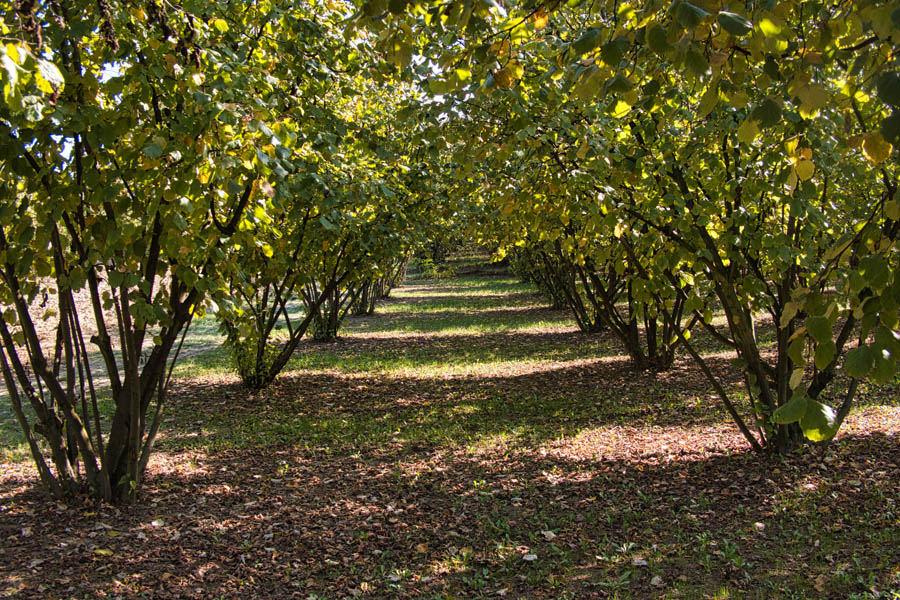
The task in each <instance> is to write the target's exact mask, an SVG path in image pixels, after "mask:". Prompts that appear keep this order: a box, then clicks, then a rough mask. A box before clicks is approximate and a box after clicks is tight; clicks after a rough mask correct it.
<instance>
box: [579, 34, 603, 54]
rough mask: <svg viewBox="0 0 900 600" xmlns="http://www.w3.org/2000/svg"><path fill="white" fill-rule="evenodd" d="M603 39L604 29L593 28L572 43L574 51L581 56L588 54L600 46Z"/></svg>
mask: <svg viewBox="0 0 900 600" xmlns="http://www.w3.org/2000/svg"><path fill="white" fill-rule="evenodd" d="M602 37H603V30H602V29H600V28H599V27H591V28H590V29H588V30H587V31H585V32H584V33H583V34H582V35H581V37H580V38H578V39H577V40H575V41H574V42H573V43H572V49H573V50H574V51H575V53H576V54H578V55H579V56H580V55H582V54H587V53H588V52H590V51H591V50H593V49H594V48H596V47H597V46H599V45H600V40H601V38H602Z"/></svg>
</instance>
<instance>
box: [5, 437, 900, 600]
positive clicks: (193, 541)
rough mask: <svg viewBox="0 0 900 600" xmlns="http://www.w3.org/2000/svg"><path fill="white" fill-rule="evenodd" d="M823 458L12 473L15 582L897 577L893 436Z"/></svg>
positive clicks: (228, 463) (326, 456)
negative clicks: (131, 474) (96, 480)
mask: <svg viewBox="0 0 900 600" xmlns="http://www.w3.org/2000/svg"><path fill="white" fill-rule="evenodd" d="M826 458H827V459H828V462H822V461H821V459H820V458H819V457H817V456H815V455H813V454H812V453H810V452H807V453H806V454H804V455H800V456H791V457H787V458H784V459H776V458H762V457H758V456H755V455H751V454H749V453H746V452H742V451H739V450H736V449H735V448H734V447H732V446H730V445H728V444H725V445H723V446H722V447H720V448H717V449H715V450H714V451H709V450H704V449H701V448H699V447H698V448H696V449H694V450H693V451H685V450H674V449H669V448H666V447H665V446H663V447H661V448H660V450H659V451H658V452H654V453H647V454H640V453H639V452H638V451H637V449H636V448H632V449H631V450H628V449H624V448H623V449H622V450H621V451H620V452H618V453H612V454H609V455H608V456H605V457H602V458H599V459H597V458H590V457H586V456H578V455H575V454H572V453H570V452H567V451H566V450H565V449H564V448H562V447H559V448H557V447H551V448H549V449H547V448H541V449H537V448H529V449H526V450H522V451H517V452H512V451H504V450H502V449H499V450H493V451H485V452H471V451H455V452H454V451H446V450H439V449H438V450H436V449H433V448H431V449H422V448H420V449H415V448H410V447H408V446H406V445H403V444H393V445H388V446H386V447H384V448H382V449H380V450H377V451H372V452H366V453H364V454H361V453H339V454H332V453H328V452H324V451H322V450H321V449H316V448H311V449H308V450H302V449H296V448H293V447H287V446H284V447H278V448H268V449H259V450H257V451H253V452H248V451H241V452H234V451H226V452H218V453H212V454H198V455H190V456H178V457H165V456H163V457H161V458H159V459H155V460H154V463H153V468H152V469H151V474H150V477H149V478H148V481H147V482H146V486H145V488H144V492H143V493H142V494H143V497H142V501H141V503H140V504H138V505H136V506H133V507H127V508H126V509H116V508H113V507H109V506H105V505H98V504H93V503H89V502H85V503H83V504H81V505H76V506H72V507H69V508H62V507H58V506H55V505H53V504H48V503H46V502H45V501H44V498H43V497H41V496H40V495H39V494H38V493H37V492H36V491H35V490H34V489H31V488H28V489H25V490H20V491H18V492H16V493H13V494H11V495H10V494H8V492H7V491H6V490H4V492H3V496H2V499H3V503H4V512H5V513H6V518H4V519H3V521H2V522H0V534H4V535H5V536H6V539H7V540H8V542H7V544H6V545H5V547H4V549H3V550H2V551H0V586H3V587H4V588H5V589H6V590H8V591H10V590H11V591H12V593H13V594H14V595H15V597H20V598H38V597H48V596H51V595H58V594H59V593H65V595H67V596H81V595H89V596H92V597H99V596H101V595H108V596H115V595H118V596H119V597H124V598H132V597H135V598H136V597H142V595H144V596H146V595H150V596H153V597H156V598H173V597H180V598H201V597H202V598H208V597H228V598H257V597H291V596H294V595H296V596H297V597H302V598H307V597H321V598H340V597H345V596H348V595H361V596H363V597H375V598H413V597H434V596H435V595H438V594H453V595H456V596H459V595H463V596H466V597H489V596H492V595H496V592H497V591H498V590H500V589H506V590H507V591H506V593H508V594H510V595H511V596H512V597H529V598H557V597H560V596H562V595H564V594H566V593H568V594H570V595H571V596H572V597H579V598H590V597H606V596H607V595H609V593H610V591H611V589H610V586H613V587H614V588H617V589H619V590H620V591H621V592H622V593H623V594H624V595H628V596H636V597H655V596H660V595H662V594H663V593H668V592H671V593H676V594H677V593H684V594H687V595H689V596H690V595H694V596H699V595H710V594H709V593H708V592H709V590H712V591H715V590H716V589H718V588H719V587H722V586H725V587H731V588H733V589H734V590H735V591H736V593H737V594H738V595H741V596H743V595H748V596H751V597H771V596H773V595H779V594H780V593H781V590H783V589H784V590H795V591H796V592H797V593H799V594H800V595H804V594H807V595H808V594H810V593H812V595H816V594H815V588H814V587H813V586H814V585H818V583H816V582H817V581H818V580H817V577H827V581H826V583H827V585H828V589H829V591H830V595H831V596H834V597H846V595H848V594H849V593H853V592H855V591H863V590H864V589H865V586H866V585H868V584H865V585H863V584H860V583H859V582H857V581H856V579H855V574H856V572H859V573H868V575H870V576H871V578H870V580H871V581H872V582H873V585H879V586H881V585H883V584H890V581H891V579H890V578H891V574H890V569H888V568H885V567H884V566H883V565H885V564H888V565H890V564H894V565H896V564H897V560H898V559H900V545H897V544H891V542H892V541H897V539H898V532H897V530H896V524H895V523H894V525H893V526H892V525H891V523H892V522H893V521H892V519H894V516H892V514H893V513H891V514H888V515H885V512H886V511H896V505H895V501H896V498H897V497H898V493H900V487H898V482H900V469H898V466H897V464H898V462H900V443H898V439H897V437H896V436H887V435H882V434H877V433H876V434H872V435H867V436H847V437H844V438H842V439H841V440H839V442H837V443H836V444H835V446H834V448H833V449H832V451H831V452H830V453H829V454H828V455H827V457H826ZM891 499H893V500H891ZM886 503H887V504H886ZM885 527H893V529H892V530H891V529H885ZM25 528H28V535H23V534H22V531H23V530H25ZM879 532H881V533H879ZM526 554H530V555H534V557H535V560H534V561H526V560H523V556H525V555H526ZM854 557H855V558H856V561H857V562H856V563H854V561H853V560H852V559H853V558H854ZM845 563H846V564H845ZM847 565H850V566H847ZM854 569H855V570H856V571H854ZM841 572H852V573H853V577H851V578H850V579H847V578H845V577H843V576H842V575H840V573H841ZM654 577H659V580H658V581H657V580H654V579H653V578H654ZM651 581H656V585H654V584H653V583H651ZM678 590H680V592H679V591H678ZM692 590H693V591H694V592H696V593H695V594H692V593H691V591H692Z"/></svg>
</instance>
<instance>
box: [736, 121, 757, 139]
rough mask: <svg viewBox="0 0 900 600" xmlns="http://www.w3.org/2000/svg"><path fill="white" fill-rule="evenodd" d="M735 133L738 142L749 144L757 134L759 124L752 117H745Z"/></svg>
mask: <svg viewBox="0 0 900 600" xmlns="http://www.w3.org/2000/svg"><path fill="white" fill-rule="evenodd" d="M737 135H738V141H739V142H742V143H744V144H747V145H750V144H751V143H752V142H753V140H754V138H756V136H757V135H759V125H757V124H756V121H754V120H753V119H747V120H746V121H744V122H743V123H741V125H740V127H738V130H737Z"/></svg>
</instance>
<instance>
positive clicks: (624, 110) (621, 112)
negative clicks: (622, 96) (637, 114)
mask: <svg viewBox="0 0 900 600" xmlns="http://www.w3.org/2000/svg"><path fill="white" fill-rule="evenodd" d="M630 110H631V106H629V104H628V103H627V102H625V101H624V100H619V101H617V102H616V106H615V107H614V108H613V109H612V113H611V114H612V116H614V117H616V118H621V117H624V116H625V115H627V114H628V112H629V111H630Z"/></svg>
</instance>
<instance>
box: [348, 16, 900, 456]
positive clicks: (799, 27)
mask: <svg viewBox="0 0 900 600" xmlns="http://www.w3.org/2000/svg"><path fill="white" fill-rule="evenodd" d="M377 5H378V2H365V3H364V4H363V10H361V11H360V13H359V14H358V15H357V19H358V23H359V25H360V26H366V27H374V28H376V29H380V30H383V31H386V30H391V31H395V35H394V36H393V37H392V39H393V40H394V42H393V44H394V48H395V52H394V54H393V55H390V54H389V55H386V57H387V58H388V59H390V58H391V56H394V57H396V56H397V55H401V56H402V55H404V54H405V53H406V52H408V51H409V52H419V53H423V54H426V55H428V56H431V57H432V59H433V60H434V64H436V65H437V66H438V67H439V68H440V69H441V70H440V72H437V73H433V74H429V73H427V72H426V71H425V70H424V69H419V68H416V66H415V65H413V66H412V67H407V66H406V65H404V64H403V63H402V62H400V63H395V64H396V66H397V67H399V68H401V69H402V71H401V73H402V74H403V75H404V76H406V77H409V78H410V79H412V80H417V79H418V80H422V79H425V78H427V80H428V82H427V85H428V86H429V89H430V90H431V91H432V92H434V93H436V94H441V98H443V106H444V114H446V115H450V116H454V115H459V118H457V119H453V121H454V127H453V128H449V127H448V128H447V133H446V134H445V137H446V141H447V143H448V144H450V145H451V147H452V148H454V158H455V162H456V164H457V170H458V173H459V175H458V176H460V177H463V176H464V177H466V178H468V180H470V181H471V182H472V184H473V185H475V186H477V189H478V190H479V192H478V194H479V196H480V198H481V200H482V202H484V203H485V205H486V206H489V207H492V208H493V210H494V211H495V212H494V215H495V216H494V219H489V220H488V222H490V223H492V224H498V223H499V226H496V227H495V228H494V233H493V234H487V235H488V236H490V235H493V236H495V237H497V238H498V239H500V240H503V241H505V243H507V244H508V245H515V244H517V243H521V242H524V241H525V240H528V239H531V237H536V238H537V239H538V240H539V241H544V240H548V241H550V242H557V241H558V242H559V243H560V244H562V245H564V247H565V248H566V249H567V251H569V250H568V249H572V250H571V251H572V252H573V253H574V260H575V262H576V264H582V263H583V264H588V263H589V262H593V263H594V264H595V265H596V264H606V262H605V261H607V260H612V261H614V264H615V263H616V262H619V261H621V260H623V259H619V258H616V256H615V255H616V254H619V253H625V254H626V255H627V257H626V259H624V260H625V262H626V264H627V265H628V267H629V268H628V269H623V270H621V273H622V275H624V276H625V277H626V278H627V280H628V282H629V283H628V284H627V285H628V286H631V287H632V289H633V288H634V286H640V287H641V288H642V290H641V292H640V293H641V294H642V295H643V296H645V297H646V298H647V299H649V300H652V301H653V302H654V303H656V305H657V311H658V313H657V317H658V318H659V319H660V321H661V322H662V323H667V324H668V326H669V327H671V328H672V330H673V331H674V332H680V331H681V330H682V324H681V323H680V320H679V319H678V318H677V314H678V312H679V310H678V309H677V308H676V306H675V303H676V302H680V303H683V306H684V309H685V311H686V313H687V315H688V316H690V318H691V321H695V322H696V324H697V326H705V327H706V328H707V329H710V330H712V329H711V328H712V326H713V323H712V322H711V314H712V310H711V308H713V307H714V306H716V305H720V306H722V307H723V308H724V310H725V314H726V317H727V319H726V321H727V323H726V326H725V328H724V329H716V334H717V335H719V336H720V337H721V338H722V340H723V341H725V342H726V343H728V345H729V346H731V347H733V348H734V351H735V354H736V355H737V359H738V364H739V365H740V366H741V368H742V370H743V372H744V375H745V383H746V389H747V393H748V395H749V397H750V398H751V401H750V403H749V405H747V406H743V407H739V406H737V405H736V404H735V403H734V402H733V401H732V398H731V397H730V396H729V394H728V393H727V390H725V388H724V387H723V385H722V383H721V381H719V380H718V379H717V378H716V377H715V376H714V375H713V374H712V372H711V371H710V369H709V368H708V367H707V366H706V365H705V362H704V360H703V358H702V356H701V355H700V354H699V353H698V352H697V351H696V349H695V348H694V347H693V344H692V343H691V342H690V341H689V333H690V331H689V330H685V331H683V333H679V335H678V338H679V341H680V342H681V343H683V344H684V345H685V348H686V349H687V351H688V352H689V353H690V354H691V355H692V356H693V357H694V358H695V360H697V362H698V364H700V365H701V368H703V369H704V372H706V373H707V374H708V376H709V378H710V384H711V385H712V386H713V387H714V388H715V389H716V391H717V393H718V394H719V395H720V396H721V399H722V401H723V403H724V404H725V406H726V407H727V408H728V410H729V412H730V413H731V414H732V417H733V418H734V420H735V421H736V423H737V424H738V425H739V427H740V428H741V430H742V431H743V433H744V435H745V436H746V438H747V440H748V442H749V443H750V444H751V445H752V446H753V447H754V448H756V449H759V450H762V449H764V448H773V449H778V450H781V451H785V450H787V449H789V448H790V447H792V446H793V445H794V444H796V442H797V441H798V439H797V435H798V431H799V430H802V431H803V434H804V435H805V436H806V437H807V438H809V439H811V440H813V441H824V440H828V439H830V438H831V437H832V436H833V435H834V433H835V432H836V431H837V429H838V427H839V426H840V423H841V421H842V419H843V417H844V416H845V415H846V414H847V411H848V410H849V407H850V405H851V403H852V400H853V396H854V392H855V389H856V385H855V384H854V385H852V386H851V387H850V389H849V390H848V393H847V394H846V396H845V398H844V399H843V400H842V401H841V404H840V406H839V407H838V409H837V410H836V411H835V410H833V409H831V408H830V407H828V406H826V405H825V404H823V403H822V402H821V401H820V395H821V392H822V390H823V389H825V388H826V387H827V386H828V384H829V383H831V382H832V381H833V379H834V377H835V375H836V374H837V372H838V370H839V369H840V367H841V364H842V360H843V359H842V356H843V351H844V350H847V349H848V348H850V346H851V345H852V346H854V348H852V349H851V350H850V352H849V353H848V354H847V358H846V362H845V363H844V372H845V373H847V374H848V375H850V376H851V377H854V378H856V379H862V378H870V379H873V380H875V381H884V380H886V378H890V377H891V376H892V374H893V373H894V372H896V362H897V360H896V359H897V355H898V351H900V333H898V326H897V313H898V309H897V307H898V300H900V296H898V291H900V280H898V279H897V273H898V272H900V271H898V260H900V257H898V250H897V234H898V231H900V225H898V218H900V213H898V208H897V207H898V206H900V205H898V198H897V197H896V194H897V187H898V186H897V164H896V154H895V150H894V147H893V144H894V143H896V141H897V139H896V136H897V127H896V123H897V113H896V107H897V106H898V98H897V95H896V85H895V84H896V83H897V81H898V79H897V77H898V76H897V71H898V65H900V64H898V60H900V58H898V56H897V54H896V51H895V49H896V43H897V39H898V37H900V27H898V24H900V16H898V15H897V9H896V6H895V5H894V4H892V3H889V2H870V1H867V0H860V1H857V2H851V3H848V4H843V5H815V6H811V5H809V4H808V3H802V2H782V3H778V4H777V5H774V4H771V3H768V4H767V3H759V4H752V5H749V6H747V7H740V8H738V7H735V6H731V5H728V4H723V3H718V2H704V3H702V4H691V3H688V2H682V1H679V2H675V3H673V4H672V5H671V6H668V7H666V6H664V5H662V4H660V3H645V4H642V5H632V4H602V3H592V4H586V3H580V2H574V3H566V4H562V3H558V2H546V3H545V2H528V3H522V4H519V5H515V6H513V5H509V6H501V5H499V4H493V3H482V2H471V3H462V4H460V5H453V6H448V5H444V4H440V3H437V2H430V1H419V2H408V3H405V4H404V5H403V6H402V7H392V10H390V11H389V18H385V19H384V20H382V21H380V22H376V21H374V20H373V17H372V15H374V14H386V13H379V12H378V10H375V8H374V7H376V6H377ZM434 30H437V31H439V32H440V36H434V35H433V34H432V35H429V34H430V32H432V31H434ZM435 40H437V41H435ZM398 47H399V48H400V49H402V51H396V49H397V48H398ZM507 115H509V116H507ZM570 222H577V223H578V227H577V228H576V229H575V230H572V231H569V230H567V228H569V224H570ZM604 247H606V248H611V249H612V250H614V252H607V251H604V250H603V248H604ZM598 253H599V254H601V255H602V259H601V260H597V259H596V258H593V259H592V255H596V254H598ZM766 320H771V321H772V322H774V323H775V324H776V325H777V333H776V337H777V344H776V346H777V352H776V355H775V356H774V358H771V359H770V358H769V357H768V356H765V355H764V354H763V352H762V351H761V347H762V341H761V340H760V339H759V338H758V336H757V330H758V327H759V325H760V324H762V323H764V322H765V321H766ZM689 322H690V321H689ZM745 415H749V417H747V416H745ZM791 423H798V424H799V429H798V428H797V426H796V425H790V424H791ZM789 425H790V426H789Z"/></svg>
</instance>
